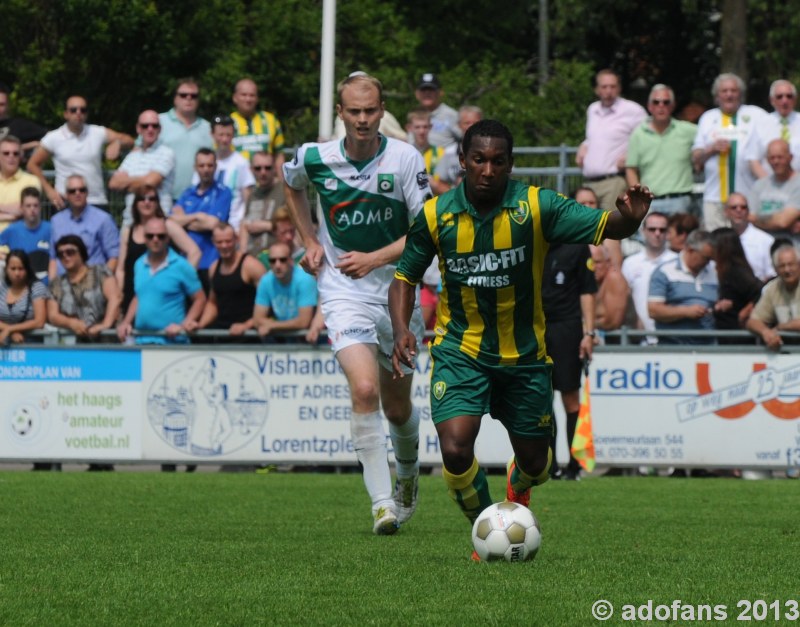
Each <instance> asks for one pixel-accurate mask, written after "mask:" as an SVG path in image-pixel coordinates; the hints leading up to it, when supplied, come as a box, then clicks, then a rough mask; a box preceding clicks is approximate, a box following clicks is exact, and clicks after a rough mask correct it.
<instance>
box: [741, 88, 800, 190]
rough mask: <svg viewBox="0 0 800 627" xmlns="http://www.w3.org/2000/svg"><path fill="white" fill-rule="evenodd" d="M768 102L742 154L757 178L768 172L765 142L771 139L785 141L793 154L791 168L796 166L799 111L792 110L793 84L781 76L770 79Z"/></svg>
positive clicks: (794, 99)
mask: <svg viewBox="0 0 800 627" xmlns="http://www.w3.org/2000/svg"><path fill="white" fill-rule="evenodd" d="M769 104H770V105H772V112H771V113H770V114H768V115H766V116H764V117H763V118H762V119H761V120H759V122H758V123H757V124H756V127H755V129H753V134H752V136H751V138H750V141H748V142H747V155H746V157H747V159H748V160H749V161H750V170H751V171H752V173H753V174H754V175H755V176H756V177H758V178H760V179H761V178H764V177H765V176H767V175H769V174H772V167H771V166H770V165H769V161H768V160H767V146H768V145H769V143H770V142H771V141H772V140H773V139H782V140H784V141H785V142H787V143H788V144H789V149H790V150H791V153H792V155H794V158H793V159H792V168H794V169H795V170H800V114H798V113H797V111H795V107H796V106H797V87H795V85H794V83H790V82H789V81H787V80H786V79H783V78H779V79H778V80H776V81H773V83H772V85H770V86H769Z"/></svg>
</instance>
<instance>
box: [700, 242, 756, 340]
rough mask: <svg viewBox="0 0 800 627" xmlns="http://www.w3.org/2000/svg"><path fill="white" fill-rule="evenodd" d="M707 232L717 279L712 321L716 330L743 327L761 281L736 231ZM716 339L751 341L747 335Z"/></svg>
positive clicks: (754, 302)
mask: <svg viewBox="0 0 800 627" xmlns="http://www.w3.org/2000/svg"><path fill="white" fill-rule="evenodd" d="M711 235H712V241H713V243H714V261H715V262H716V265H717V278H718V279H719V300H718V301H717V304H716V306H715V308H714V323H715V326H716V328H717V329H721V330H740V329H743V328H744V325H745V323H746V322H747V319H748V318H749V317H750V312H751V311H752V310H753V307H754V306H755V304H756V301H758V298H759V296H760V295H761V288H762V283H761V281H760V280H759V279H758V277H756V275H755V274H754V273H753V269H752V268H751V267H750V264H749V263H748V262H747V257H745V255H744V248H742V242H741V240H740V239H739V235H738V233H736V231H734V230H733V229H731V228H727V227H724V228H720V229H716V230H715V231H714V232H713V233H712V234H711ZM719 342H720V344H751V343H753V341H752V340H751V339H750V338H720V339H719Z"/></svg>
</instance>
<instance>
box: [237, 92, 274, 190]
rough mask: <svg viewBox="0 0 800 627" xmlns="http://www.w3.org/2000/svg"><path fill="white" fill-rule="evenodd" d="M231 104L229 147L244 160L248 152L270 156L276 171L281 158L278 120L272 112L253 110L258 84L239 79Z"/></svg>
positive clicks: (255, 106) (247, 156)
mask: <svg viewBox="0 0 800 627" xmlns="http://www.w3.org/2000/svg"><path fill="white" fill-rule="evenodd" d="M233 104H235V105H236V111H234V112H233V113H231V118H232V119H233V130H234V138H233V149H234V150H235V151H236V152H238V153H241V155H242V156H243V157H244V158H245V159H247V160H248V161H250V154H251V153H254V152H258V151H264V152H266V153H269V154H271V155H274V156H275V168H276V169H277V171H278V172H279V173H280V172H281V168H282V167H283V161H284V159H283V130H281V123H280V122H279V121H278V118H276V117H275V114H273V113H270V112H269V111H258V110H257V108H258V86H257V85H256V84H255V82H254V81H253V80H251V79H249V78H243V79H241V80H240V81H239V82H238V83H236V87H235V89H234V90H233ZM279 176H280V174H279Z"/></svg>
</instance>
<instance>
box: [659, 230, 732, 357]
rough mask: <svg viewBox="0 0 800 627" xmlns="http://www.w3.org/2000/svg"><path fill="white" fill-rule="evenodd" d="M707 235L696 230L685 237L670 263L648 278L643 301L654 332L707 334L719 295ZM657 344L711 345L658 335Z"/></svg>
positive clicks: (710, 341)
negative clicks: (647, 294)
mask: <svg viewBox="0 0 800 627" xmlns="http://www.w3.org/2000/svg"><path fill="white" fill-rule="evenodd" d="M713 258H714V249H713V246H712V242H711V235H710V234H709V233H708V232H706V231H702V230H700V229H697V230H695V231H692V232H691V233H689V236H688V237H687V238H686V246H685V247H684V249H683V250H682V251H681V252H680V254H679V255H678V257H677V258H676V259H675V260H674V261H667V262H666V263H663V264H661V265H660V266H659V267H658V268H656V270H655V271H654V272H653V274H652V275H651V277H650V292H649V296H648V298H647V302H648V310H649V313H650V317H651V318H652V319H653V320H655V323H656V330H657V331H667V330H669V331H673V330H676V331H677V330H681V331H690V330H694V331H710V330H712V329H713V328H714V316H713V312H714V308H715V305H716V303H717V298H718V297H717V294H718V293H719V282H718V281H717V271H716V269H715V267H714V263H713ZM658 343H659V344H713V343H714V339H713V338H711V337H691V336H676V335H672V336H671V335H660V336H659V339H658Z"/></svg>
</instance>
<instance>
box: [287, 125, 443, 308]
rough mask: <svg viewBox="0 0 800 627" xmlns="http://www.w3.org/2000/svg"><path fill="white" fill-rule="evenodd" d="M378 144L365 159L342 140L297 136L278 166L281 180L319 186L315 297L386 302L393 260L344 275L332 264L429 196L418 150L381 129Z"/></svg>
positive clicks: (402, 230) (382, 242)
mask: <svg viewBox="0 0 800 627" xmlns="http://www.w3.org/2000/svg"><path fill="white" fill-rule="evenodd" d="M380 138H381V145H380V148H379V149H378V152H377V153H376V154H375V156H374V157H372V158H371V159H369V160H367V161H353V160H351V159H349V158H348V157H347V155H346V154H345V151H344V140H341V141H330V142H326V143H323V144H317V143H309V144H303V146H301V147H300V149H299V150H298V151H297V154H296V155H295V158H294V160H293V161H292V162H291V163H285V164H284V166H283V175H284V180H285V181H286V183H287V184H288V185H289V186H290V187H292V188H293V189H299V190H301V189H305V188H306V187H308V185H309V183H310V184H312V185H313V186H314V188H315V189H316V190H317V193H318V194H319V207H318V212H319V240H320V242H321V243H322V246H323V248H324V249H325V259H326V263H325V265H324V266H323V269H322V271H321V272H320V274H319V278H318V283H319V296H320V300H321V301H322V302H325V301H328V300H333V299H337V298H344V299H348V300H350V299H353V298H355V299H357V300H359V301H363V302H371V303H381V304H386V303H387V302H388V295H389V283H391V281H392V279H393V277H394V271H395V266H396V264H389V265H386V266H384V267H382V268H377V269H375V270H373V271H372V272H370V273H369V274H368V275H367V276H365V277H364V278H361V279H351V278H349V277H347V276H345V275H344V274H342V273H341V272H339V270H337V269H336V268H335V267H334V266H335V265H336V263H337V259H338V258H339V256H340V255H341V254H342V253H345V252H350V251H359V252H373V251H375V250H378V249H380V248H383V247H384V246H388V245H389V244H391V243H393V242H395V241H397V240H398V239H400V238H401V237H404V236H405V235H406V233H408V227H409V225H410V224H411V222H412V221H413V219H414V217H415V216H416V215H417V213H418V212H419V211H420V210H421V209H422V205H423V204H424V202H425V201H426V200H427V199H428V198H430V197H431V196H432V194H431V189H430V186H429V185H428V175H427V174H426V172H425V163H424V162H423V160H422V156H421V155H420V154H419V151H417V150H416V149H415V148H414V147H413V146H411V145H410V144H407V143H405V142H401V141H397V140H395V139H389V138H386V137H384V136H383V135H381V136H380Z"/></svg>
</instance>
